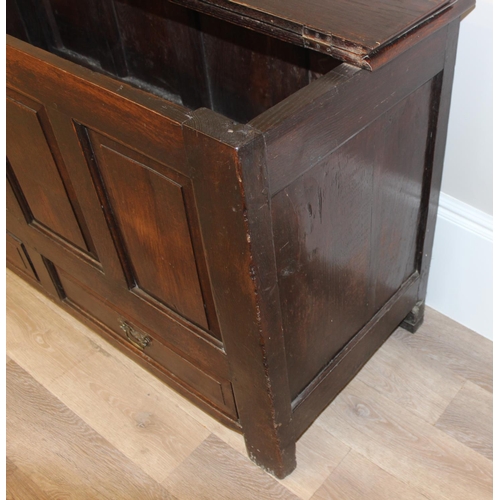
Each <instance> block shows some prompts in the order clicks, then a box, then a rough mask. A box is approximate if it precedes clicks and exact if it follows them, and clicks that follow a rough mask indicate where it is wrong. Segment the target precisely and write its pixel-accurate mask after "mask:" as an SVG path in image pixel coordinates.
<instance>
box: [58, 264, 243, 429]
mask: <svg viewBox="0 0 500 500" xmlns="http://www.w3.org/2000/svg"><path fill="white" fill-rule="evenodd" d="M56 270H57V275H58V279H59V284H60V286H59V289H60V290H61V293H62V294H63V297H64V298H63V300H64V301H65V302H66V303H67V304H68V305H69V306H70V307H73V308H75V309H77V310H78V311H79V312H81V313H83V314H84V315H86V316H90V317H91V318H92V319H94V320H97V322H98V323H102V324H104V325H105V326H106V327H107V328H109V329H110V330H111V331H112V332H114V333H115V334H116V335H119V336H120V337H121V338H122V339H123V340H124V341H126V343H127V345H128V346H129V348H130V349H132V350H136V351H137V350H138V351H140V352H142V353H143V354H144V355H145V356H147V358H149V360H150V361H154V362H156V363H158V364H159V365H161V367H162V369H163V371H166V372H167V374H168V376H169V377H170V378H172V379H173V380H174V381H175V382H176V383H177V384H180V385H182V386H183V387H185V388H186V389H187V390H189V391H190V392H192V393H193V394H195V395H196V396H197V397H199V398H202V399H203V400H205V401H208V402H209V404H211V405H213V406H215V407H216V408H218V409H219V410H220V411H222V412H223V413H225V414H226V415H228V416H229V417H231V418H233V419H236V408H235V404H234V397H233V393H232V389H231V384H230V383H229V382H228V381H227V380H219V379H217V378H216V377H215V376H214V375H210V374H208V373H206V372H204V371H202V370H201V369H200V368H199V367H197V366H196V361H194V360H193V361H189V360H187V359H185V358H184V357H183V356H182V355H181V354H180V353H178V352H175V351H174V350H173V349H171V348H169V347H168V346H166V345H165V344H164V343H163V342H162V340H161V338H160V337H159V336H158V335H157V334H156V333H155V332H154V331H151V330H150V329H148V328H147V327H146V326H144V325H142V324H141V323H140V322H139V321H137V320H136V319H135V318H131V317H130V315H129V314H128V312H127V311H123V310H121V309H120V308H119V307H117V306H116V305H114V304H111V303H110V302H109V301H108V300H105V299H103V298H102V297H98V296H97V295H96V294H95V293H94V292H92V291H91V290H88V289H87V288H86V287H85V286H83V285H82V284H81V283H78V282H77V281H76V280H75V279H74V278H72V277H71V276H69V275H68V274H67V273H65V272H64V271H62V270H61V269H58V268H56Z"/></svg>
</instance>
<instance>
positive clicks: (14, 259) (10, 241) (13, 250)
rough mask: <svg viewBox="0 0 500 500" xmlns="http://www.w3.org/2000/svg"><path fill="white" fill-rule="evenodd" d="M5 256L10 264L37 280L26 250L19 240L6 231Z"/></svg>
mask: <svg viewBox="0 0 500 500" xmlns="http://www.w3.org/2000/svg"><path fill="white" fill-rule="evenodd" d="M6 256H7V261H8V262H10V264H12V265H13V266H15V267H17V268H18V269H19V270H20V271H22V272H23V273H25V274H27V275H28V276H29V277H30V278H33V279H35V280H37V281H38V277H37V275H36V273H35V269H34V268H33V264H32V263H31V260H30V258H29V256H28V252H26V248H24V245H23V244H22V242H21V241H20V240H18V239H17V238H16V237H15V236H13V235H12V234H10V233H7V236H6Z"/></svg>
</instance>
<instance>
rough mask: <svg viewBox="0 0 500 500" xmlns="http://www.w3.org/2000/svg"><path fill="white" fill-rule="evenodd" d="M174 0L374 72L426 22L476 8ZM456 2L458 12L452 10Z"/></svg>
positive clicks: (353, 0)
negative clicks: (376, 60) (376, 61)
mask: <svg viewBox="0 0 500 500" xmlns="http://www.w3.org/2000/svg"><path fill="white" fill-rule="evenodd" d="M171 1H173V2H174V3H178V4H181V5H184V6H186V7H189V8H191V9H194V10H197V11H200V12H204V13H206V14H210V15H213V16H215V17H219V18H221V19H224V20H226V21H229V22H231V23H234V24H239V25H241V26H245V27H247V28H250V29H252V30H255V31H259V32H261V33H265V34H267V35H269V36H273V37H275V38H279V39H281V40H284V41H287V42H290V43H293V44H295V45H302V46H305V47H308V48H310V49H312V50H315V51H319V52H323V53H326V54H329V55H331V56H332V57H335V58H337V59H341V60H343V61H346V62H349V63H351V64H354V65H356V66H359V67H362V68H365V69H369V70H371V69H374V66H373V65H372V64H370V59H371V58H372V56H374V55H376V54H378V53H379V52H380V51H381V50H382V49H383V48H385V47H387V46H389V45H391V44H394V43H395V42H398V41H399V40H400V39H402V38H404V37H406V35H408V34H409V33H410V32H412V31H414V30H418V29H419V28H421V27H423V26H424V25H426V24H429V23H434V21H435V23H437V24H442V23H441V22H440V21H438V18H440V17H442V15H443V14H445V13H446V12H447V11H450V10H454V12H453V13H454V14H457V12H458V11H461V12H459V13H463V11H464V10H465V7H467V6H468V7H470V6H471V5H472V4H473V0H171ZM455 4H457V7H458V8H455V9H453V6H454V5H455ZM444 17H445V18H447V17H448V16H446V15H444ZM453 17H456V16H453ZM445 21H446V22H449V21H450V19H445ZM384 59H387V57H384Z"/></svg>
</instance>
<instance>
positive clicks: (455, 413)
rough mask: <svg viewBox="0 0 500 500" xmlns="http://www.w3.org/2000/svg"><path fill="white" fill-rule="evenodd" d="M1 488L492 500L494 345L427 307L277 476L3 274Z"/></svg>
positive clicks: (48, 493)
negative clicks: (418, 323) (412, 330)
mask: <svg viewBox="0 0 500 500" xmlns="http://www.w3.org/2000/svg"><path fill="white" fill-rule="evenodd" d="M7 293H8V295H7V498H11V499H14V498H22V499H23V500H30V499H37V500H40V499H45V498H70V499H73V498H75V499H80V498H81V499H84V498H85V499H89V498H99V499H100V498H105V499H107V498H109V499H116V498H120V499H127V498H141V499H147V498H151V499H177V500H183V499H186V500H189V499H193V498H196V499H231V500H232V499H234V498H238V499H255V498H258V499H268V498H269V499H271V498H272V499H287V500H288V499H294V500H296V499H303V500H307V499H310V498H312V499H313V500H326V499H349V500H358V499H365V498H370V499H374V500H379V499H380V500H385V499H394V498H397V499H401V500H403V499H407V500H408V499H411V500H425V499H427V500H434V499H443V500H445V499H446V500H461V499H471V500H472V499H474V500H481V499H489V498H491V495H492V461H491V457H492V452H491V449H492V419H491V413H492V411H491V400H492V394H491V387H492V383H491V380H492V344H491V342H490V341H488V340H486V339H484V338H483V337H480V336H479V335H477V334H475V333H474V332H472V331H470V330H467V329H466V328H464V327H462V326H460V325H458V324H457V323H454V322H453V321H452V320H450V319H448V318H446V317H445V316H443V315H441V314H439V313H437V312H435V311H433V310H432V309H428V310H427V312H426V320H425V322H424V325H423V326H422V327H421V329H420V330H419V331H418V333H417V334H415V335H412V334H409V333H407V332H405V331H403V330H401V329H399V330H397V331H396V332H395V333H394V334H393V336H392V337H391V338H390V339H389V341H388V342H387V343H386V344H385V345H384V346H383V347H382V348H381V349H380V350H379V351H378V353H377V354H376V355H375V356H374V357H373V358H372V359H371V360H370V362H369V363H368V364H367V365H366V366H365V368H364V369H363V370H362V371H361V372H360V373H359V374H358V376H357V377H356V378H355V379H354V380H353V381H352V382H351V383H350V384H349V385H348V386H347V387H346V388H345V389H344V391H343V392H342V393H341V394H340V395H339V397H337V398H336V400H335V401H334V402H333V403H332V404H331V405H330V406H329V407H328V408H327V409H326V410H325V412H324V413H323V414H322V415H321V416H320V417H319V418H318V419H317V421H316V422H315V423H314V424H313V425H312V426H311V427H310V429H309V430H308V431H307V432H306V433H305V434H304V435H303V437H302V438H301V439H300V440H299V441H298V443H297V461H298V466H297V469H296V470H295V471H294V472H293V473H292V474H291V475H290V476H288V477H287V478H286V479H284V480H282V481H277V480H276V479H275V478H274V477H272V476H270V475H268V474H267V473H265V472H264V471H263V470H262V469H260V468H259V467H257V466H255V465H254V464H253V463H252V462H251V461H250V460H249V459H248V458H247V457H246V452H245V449H244V443H243V437H242V436H241V435H239V434H237V433H235V432H233V431H231V430H229V429H227V428H225V427H223V426H222V425H220V424H219V423H218V422H216V421H215V420H214V419H212V418H211V417H209V416H208V415H207V414H205V413H204V412H203V411H202V410H200V409H198V408H197V407H195V406H193V405H192V404H191V403H189V402H188V401H187V400H185V399H184V398H182V397H181V396H179V395H178V394H177V393H175V392H174V391H173V390H171V389H169V388H168V387H167V386H165V385H164V384H163V383H162V382H160V381H159V380H158V379H156V378H155V377H154V376H152V375H151V374H149V373H148V372H146V371H145V370H143V369H142V368H141V367H140V366H138V365H137V364H135V363H134V362H133V361H131V360H130V359H128V358H127V357H125V356H124V355H123V354H121V353H120V352H119V351H117V350H116V349H114V348H113V347H112V346H110V345H109V344H108V343H106V342H105V341H104V340H103V339H102V338H101V337H99V336H98V335H97V334H96V333H94V332H92V331H91V330H89V329H88V328H87V327H85V326H84V325H83V324H81V323H79V322H78V321H77V320H75V319H74V318H73V317H71V316H70V315H69V314H67V313H66V312H65V311H63V310H62V309H60V308H59V307H57V306H56V305H55V304H53V303H52V302H51V301H50V300H49V299H47V298H45V297H44V296H42V295H41V294H40V293H38V292H37V291H36V290H34V289H33V288H31V287H30V286H29V285H27V284H26V283H25V282H24V281H22V280H21V279H20V278H19V277H17V276H16V275H15V274H13V273H12V272H10V271H8V272H7Z"/></svg>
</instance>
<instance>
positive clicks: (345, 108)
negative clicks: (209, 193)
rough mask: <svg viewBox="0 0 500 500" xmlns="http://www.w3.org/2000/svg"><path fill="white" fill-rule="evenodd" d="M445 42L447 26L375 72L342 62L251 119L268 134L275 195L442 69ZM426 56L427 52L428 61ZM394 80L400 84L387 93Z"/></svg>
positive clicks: (272, 189)
mask: <svg viewBox="0 0 500 500" xmlns="http://www.w3.org/2000/svg"><path fill="white" fill-rule="evenodd" d="M446 40H447V28H444V29H443V30H441V31H440V32H438V33H436V34H434V35H432V36H430V37H429V38H426V39H425V40H423V41H422V42H421V43H420V44H418V45H416V46H415V47H413V48H412V49H411V50H409V51H408V53H407V54H406V57H405V58H404V59H398V60H397V61H395V62H394V63H392V64H388V65H386V66H385V67H383V68H381V69H380V70H379V71H377V72H375V73H374V74H373V75H372V74H370V73H367V72H366V71H362V70H359V69H356V68H353V67H352V66H349V65H347V64H343V65H341V66H338V67H337V68H335V69H334V70H333V71H331V72H330V73H329V74H328V75H326V76H325V77H324V78H321V79H319V80H316V81H315V82H313V83H312V84H311V85H309V86H308V87H306V88H304V89H302V90H300V91H299V92H297V94H296V95H295V96H294V99H286V100H284V101H283V102H281V103H280V104H278V105H277V106H274V107H273V108H271V109H269V110H268V111H266V112H264V113H263V114H261V115H260V116H258V117H257V118H255V119H254V120H252V121H251V122H250V125H252V126H253V127H255V128H258V129H259V130H261V131H263V132H264V133H265V135H266V144H267V145H268V151H269V179H270V183H271V192H272V194H273V195H274V194H275V193H276V192H278V191H280V190H281V189H283V188H284V187H285V186H287V185H288V184H289V183H290V182H291V181H293V180H294V179H295V178H297V177H299V176H300V175H301V174H303V173H304V171H305V170H306V169H308V168H311V167H312V166H314V165H315V164H316V163H317V162H318V161H320V160H321V159H322V158H325V157H326V156H327V155H328V154H330V153H331V152H332V151H334V150H335V149H336V148H337V147H339V146H340V145H342V144H343V143H344V142H345V141H347V140H348V139H349V138H350V137H352V136H353V135H355V134H356V132H357V131H358V130H360V129H361V128H363V127H365V126H366V125H368V124H370V123H371V122H372V121H373V120H375V119H376V118H377V117H378V116H380V115H381V114H382V113H383V112H384V111H387V110H389V109H390V108H391V107H392V106H394V105H395V104H397V103H398V102H399V101H400V100H402V99H404V98H405V97H407V96H408V95H409V94H410V93H411V92H412V91H413V90H415V89H416V88H418V87H420V86H421V85H422V84H424V83H425V82H427V81H428V80H430V79H431V78H432V77H433V76H434V75H436V74H437V73H439V71H441V69H442V66H443V60H444V50H445V47H446ZM422 54H426V64H425V65H423V64H422V60H421V58H422ZM389 82H398V85H395V86H394V88H393V91H392V92H390V93H389V94H388V93H387V86H388V84H389ZM367 88H369V92H368V91H366V89H367ZM298 96H300V97H301V98H300V99H298V98H297V97H298ZM319 110H321V111H322V112H321V113H319ZM323 111H324V112H323Z"/></svg>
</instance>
